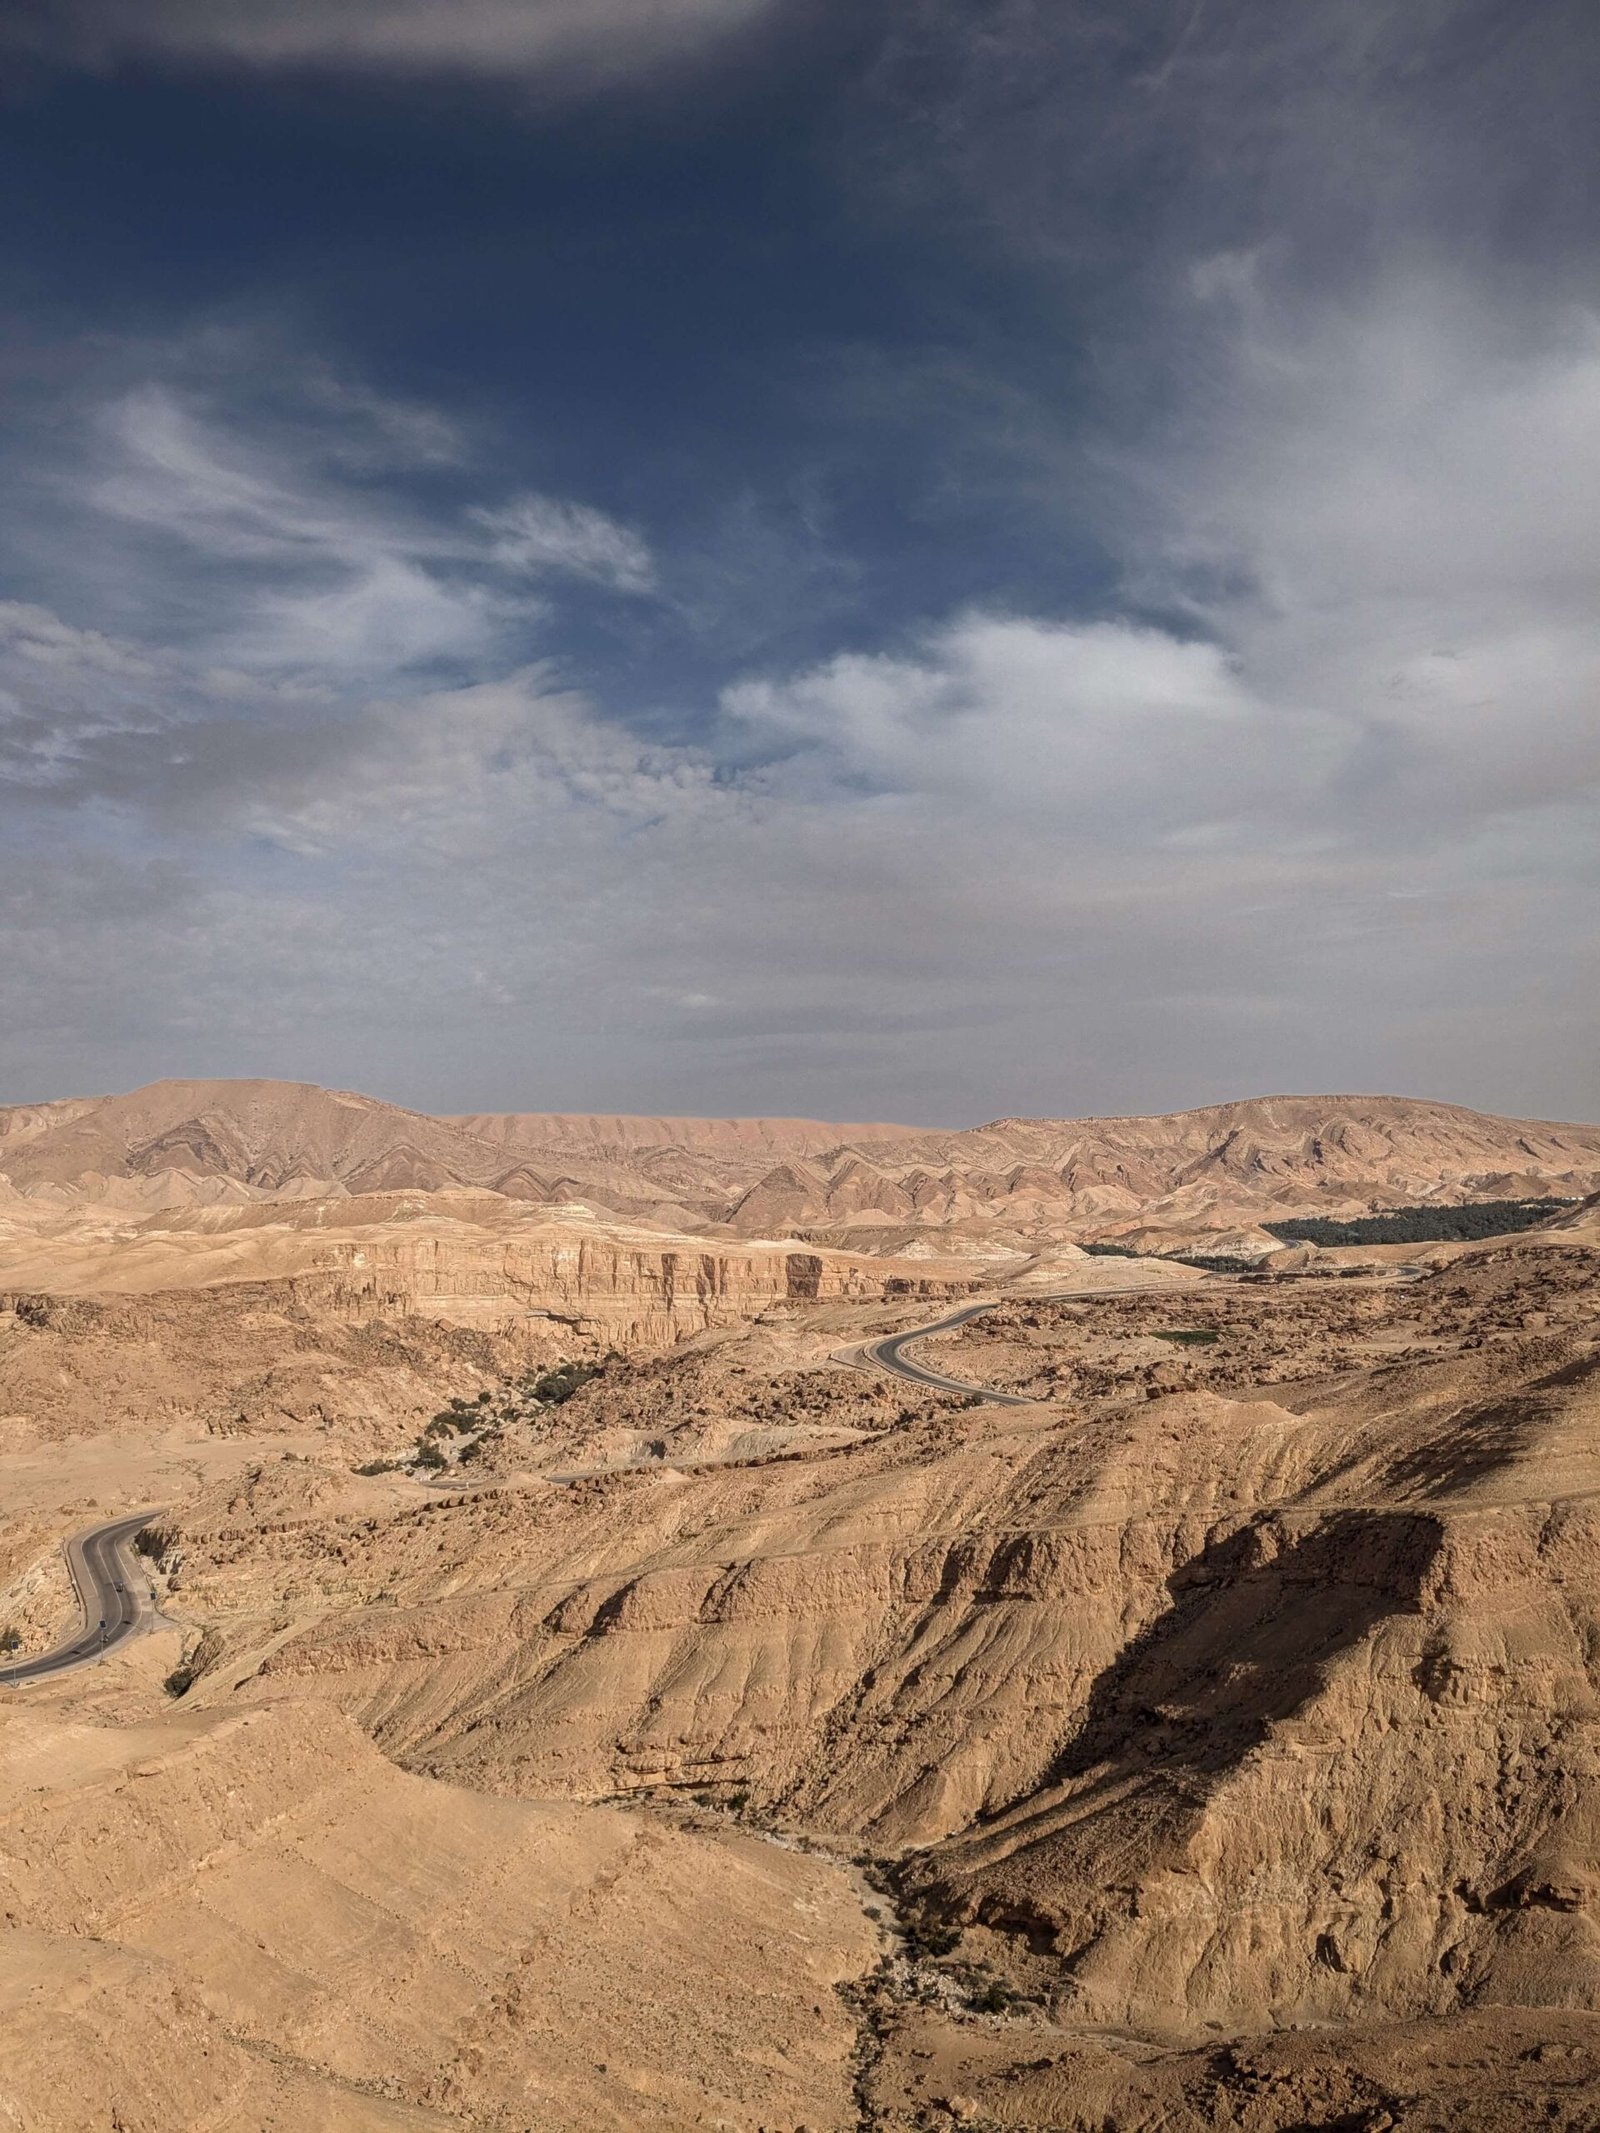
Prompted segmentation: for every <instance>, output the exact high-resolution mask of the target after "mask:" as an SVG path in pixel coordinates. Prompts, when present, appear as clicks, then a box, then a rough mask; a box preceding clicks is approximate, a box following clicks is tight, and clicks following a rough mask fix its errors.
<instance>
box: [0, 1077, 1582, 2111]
mask: <svg viewBox="0 0 1600 2133" xmlns="http://www.w3.org/2000/svg"><path fill="white" fill-rule="evenodd" d="M0 1175H3V1179H4V1182H3V1184H0V1291H3V1294H0V1630H5V1631H7V1632H9V1636H10V1639H11V1641H12V1642H13V1643H14V1645H15V1648H16V1649H17V1650H18V1651H21V1652H39V1651H42V1650H44V1649H46V1648H47V1647H48V1646H49V1645H50V1644H51V1643H52V1642H53V1641H54V1639H55V1638H56V1637H57V1636H58V1635H59V1634H60V1633H61V1631H62V1630H63V1628H64V1626H65V1625H66V1623H67V1621H68V1620H69V1619H70V1617H71V1613H72V1605H73V1603H72V1595H71V1592H70V1589H69V1587H68V1585H67V1582H66V1577H65V1570H64V1566H63V1564H62V1561H61V1558H60V1555H59V1546H60V1542H61V1540H62V1539H63V1538H64V1537H65V1536H66V1535H67V1534H68V1533H70V1532H73V1531H76V1530H79V1529H81V1528H82V1527H84V1526H87V1525H89V1524H92V1523H94V1522H95V1521H96V1520H99V1519H109V1518H111V1517H112V1516H114V1515H117V1514H119V1513H122V1512H127V1511H131V1510H136V1509H141V1508H144V1507H148V1509H149V1518H148V1523H147V1525H146V1527H145V1529H144V1532H143V1534H142V1535H141V1538H140V1543H139V1545H140V1550H141V1553H140V1557H139V1564H140V1568H139V1572H138V1575H139V1577H140V1578H141V1579H143V1580H145V1581H147V1583H148V1587H149V1590H150V1592H151V1594H152V1596H153V1600H154V1603H155V1610H156V1619H155V1625H154V1627H152V1628H151V1629H149V1630H148V1631H147V1632H146V1633H144V1634H141V1635H139V1636H137V1637H135V1638H132V1639H130V1640H128V1641H127V1642H126V1643H124V1644H121V1645H119V1646H118V1647H117V1648H116V1649H115V1650H114V1651H113V1652H111V1653H109V1654H108V1655H107V1656H106V1657H105V1659H104V1660H103V1661H101V1662H99V1663H97V1664H95V1665H92V1666H87V1667H83V1668H80V1669H78V1670H76V1671H74V1672H71V1673H69V1674H65V1675H62V1676H60V1677H57V1678H55V1679H53V1680H50V1681H42V1682H38V1683H33V1684H29V1685H27V1686H26V1687H19V1688H16V1689H13V1690H8V1691H0V2038H3V2040H4V2049H3V2052H0V2104H3V2106H4V2109H5V2111H6V2113H8V2114H9V2120H10V2122H12V2123H14V2124H16V2125H18V2126H21V2127H26V2128H29V2129H31V2133H46V2129H50V2133H54V2129H68V2128H80V2127H85V2128H86V2127H105V2128H111V2127H117V2128H120V2129H121V2133H147V2129H148V2133H155V2129H156V2128H158V2127H160V2128H163V2129H170V2128H173V2127H183V2128H192V2129H193V2133H200V2129H201V2128H205V2129H207V2133H218V2129H223V2133H247V2129H253V2128H259V2127H266V2126H279V2127H284V2128H288V2127H297V2128H298V2127H314V2128H327V2129H329V2133H334V2129H337V2133H345V2129H351V2133H356V2129H360V2133H365V2129H368V2128H383V2129H386V2133H387V2129H404V2128H413V2127H414V2128H418V2129H424V2128H426V2129H431V2133H440V2129H444V2128H448V2127H471V2128H492V2129H496V2133H513V2129H517V2133H523V2129H532V2128H534V2127H537V2128H539V2129H540V2133H548V2129H555V2128H563V2129H572V2133H581V2129H585V2128H591V2127H593V2128H608V2127H615V2128H618V2129H621V2128H633V2127H651V2128H662V2129H666V2128H672V2129H676V2128H680V2127H682V2128H690V2127H699V2126H706V2127H709V2126H714V2125H718V2126H722V2127H726V2128H738V2129H740V2133H762V2129H766V2133H771V2129H774V2128H781V2129H783V2133H790V2129H793V2128H799V2127H806V2128H809V2129H810V2133H822V2129H824V2128H826V2129H829V2133H833V2129H839V2133H930V2129H937V2128H940V2127H944V2126H958V2125H967V2126H975V2127H979V2128H983V2127H991V2128H992V2127H1008V2128H1027V2127H1031V2128H1040V2129H1044V2128H1048V2129H1054V2133H1108V2129H1115V2133H1157V2129H1158V2128H1160V2129H1163V2133H1201V2129H1213V2128H1223V2127H1227V2128H1235V2129H1239V2133H1301V2129H1304V2128H1307V2127H1327V2128H1345V2129H1351V2128H1360V2129H1365V2133H1380V2129H1382V2128H1386V2127H1405V2128H1408V2129H1411V2133H1419V2129H1439V2133H1443V2129H1444V2128H1447V2127H1448V2128H1467V2129H1469V2133H1511V2129H1513V2128H1520V2127H1523V2126H1525V2125H1528V2124H1531V2123H1539V2124H1543V2125H1553V2126H1557V2127H1567V2128H1572V2129H1577V2128H1579V2127H1588V2126H1592V2125H1594V2124H1595V2123H1597V2122H1600V1821H1597V1802H1600V1789H1597V1785H1600V1656H1597V1655H1600V1530H1597V1526H1596V1517H1597V1506H1600V1468H1597V1460H1600V1452H1597V1449H1596V1447H1597V1445H1600V1430H1597V1424H1600V1198H1597V1197H1596V1195H1597V1194H1600V1129H1596V1128H1594V1127H1587V1126H1575V1125H1559V1124H1541V1123H1538V1122H1534V1123H1529V1122H1526V1121H1516V1120H1496V1119H1490V1118H1487V1117H1483V1116H1481V1115H1479V1114H1474V1113H1469V1112H1463V1111H1460V1110H1458V1109H1455V1108H1453V1107H1450V1106H1446V1105H1436V1104H1426V1103H1420V1102H1405V1101H1402V1100H1399V1099H1383V1098H1362V1099H1345V1098H1331V1097H1330V1098H1298V1097H1297V1098H1274V1099H1262V1100H1258V1101H1253V1102H1249V1103H1241V1104H1235V1105H1225V1106H1217V1107H1213V1108H1211V1109H1209V1110H1205V1111H1200V1112H1190V1113H1184V1114H1179V1115H1177V1116H1175V1117H1171V1118H1163V1119H1154V1120H1143V1121H1141V1120H1098V1121H1017V1120H1010V1121H1003V1122H1000V1123H998V1124H996V1125H993V1126H988V1127H981V1128H974V1129H969V1130H968V1131H966V1132H965V1133H954V1132H953V1133H935V1132H931V1131H928V1130H925V1129H915V1128H901V1127H890V1126H850V1127H842V1126H828V1125H826V1124H819V1123H814V1122H807V1121H796V1120H778V1121H772V1120H767V1121H732V1122H721V1121H692V1122H686V1121H680V1120H670V1119H667V1120H663V1119H639V1120H630V1119H619V1118H599V1117H584V1118H556V1117H552V1116H546V1115H534V1114H527V1115H522V1114H518V1115H514V1116H493V1117H491V1116H488V1115H475V1116H471V1117H465V1116H464V1117H457V1118H451V1119H434V1120H429V1119H426V1118H424V1117H422V1116H421V1115H420V1114H412V1113H405V1112H402V1111H398V1110H395V1109H393V1107H389V1106H385V1105H380V1104H377V1103H374V1102H372V1101H370V1100H368V1099H363V1098H356V1097H351V1096H342V1095H333V1094H330V1093H328V1092H325V1091H319V1090H309V1091H308V1090H306V1089H303V1088H300V1087H298V1086H297V1085H289V1084H271V1083H245V1084H226V1083H164V1084H158V1085H156V1087H155V1088H154V1089H152V1090H147V1091H142V1092H138V1093H137V1094H136V1095H135V1096H133V1097H128V1098H107V1099H85V1100H73V1101H69V1102H65V1103H60V1104H44V1105H34V1106H27V1107H17V1108H15V1109H13V1110H12V1111H11V1112H7V1113H0ZM1511 1199H1516V1200H1526V1201H1529V1202H1533V1203H1537V1204H1535V1205H1534V1206H1533V1207H1531V1208H1530V1210H1529V1212H1528V1215H1527V1220H1526V1222H1525V1224H1524V1226H1523V1227H1521V1228H1519V1229H1516V1230H1513V1231H1510V1232H1508V1233H1507V1234H1504V1235H1497V1236H1493V1237H1486V1238H1480V1239H1475V1240H1466V1241H1462V1240H1459V1239H1454V1240H1452V1239H1448V1238H1441V1239H1438V1240H1435V1241H1431V1242H1430V1241H1426V1240H1423V1241H1417V1242H1412V1243H1407V1244H1403V1245H1400V1244H1377V1245H1361V1246H1348V1247H1326V1248H1324V1247H1318V1246H1312V1245H1298V1246H1293V1247H1288V1246H1285V1245H1284V1244H1283V1243H1282V1242H1281V1240H1279V1239H1278V1238H1276V1237H1275V1236H1274V1235H1273V1234H1272V1233H1271V1232H1270V1231H1269V1230H1267V1229H1265V1228H1264V1226H1263V1225H1264V1224H1265V1223H1267V1222H1273V1221H1277V1220H1279V1219H1280V1218H1281V1217H1284V1216H1304V1215H1319V1214H1336V1215H1339V1216H1355V1217H1359V1216H1363V1215H1370V1214H1371V1213H1372V1212H1373V1211H1375V1210H1377V1209H1380V1208H1386V1207H1391V1206H1396V1205H1406V1206H1411V1207H1422V1208H1426V1207H1429V1206H1435V1207H1439V1208H1448V1207H1451V1206H1454V1205H1456V1204H1458V1203H1462V1202H1471V1201H1473V1200H1478V1201H1490V1200H1496V1201H1498V1200H1511ZM1107 1245H1114V1246H1116V1247H1117V1249H1116V1250H1114V1251H1110V1252H1108V1251H1106V1250H1105V1249H1104V1247H1105V1246H1107ZM1092 1247H1100V1249H1091V1248H1092ZM1185 1255H1195V1256H1199V1257H1200V1258H1203V1259H1205V1260H1207V1261H1208V1262H1210V1261H1213V1260H1219V1261H1220V1262H1221V1264H1222V1265H1223V1267H1225V1268H1227V1269H1230V1270H1229V1271H1220V1272H1219V1271H1215V1270H1213V1268H1212V1267H1211V1266H1210V1265H1209V1264H1208V1265H1196V1264H1193V1263H1190V1259H1189V1257H1186V1256H1185ZM969 1305H973V1306H982V1307H983V1308H982V1309H981V1310H979V1311H977V1312H976V1314H975V1315H973V1316H970V1317H967V1318H965V1319H964V1321H963V1322H962V1323H960V1324H959V1325H955V1326H952V1327H951V1329H950V1330H948V1331H944V1332H940V1333H937V1334H934V1335H933V1336H931V1337H929V1338H927V1339H926V1340H924V1341H921V1342H920V1343H919V1344H918V1345H917V1347H916V1348H915V1349H914V1350H912V1351H911V1353H912V1354H914V1355H915V1356H916V1357H917V1358H918V1359H919V1360H920V1361H922V1362H924V1363H926V1364H927V1365H928V1366H929V1367H930V1368H932V1369H933V1370H935V1371H937V1372H938V1373H939V1374H941V1375H942V1376H944V1377H946V1378H947V1379H949V1380H950V1381H951V1382H953V1383H955V1384H957V1385H962V1386H970V1387H974V1388H979V1389H980V1390H975V1391H971V1392H961V1391H947V1390H942V1389H939V1388H938V1387H935V1386H929V1385H924V1384H919V1383H913V1382H908V1381H907V1380H906V1379H904V1378H902V1377H898V1376H895V1375H893V1374H891V1373H890V1372H888V1371H886V1370H884V1369H881V1368H878V1367H874V1366H872V1364H871V1362H870V1358H867V1357H866V1356H865V1350H866V1349H867V1348H869V1347H870V1346H872V1345H873V1344H875V1343H876V1342H877V1341H878V1340H880V1339H881V1337H882V1336H883V1335H885V1334H888V1333H894V1332H899V1331H910V1330H914V1329H916V1328H918V1327H921V1326H923V1325H926V1324H930V1323H932V1322H934V1321H936V1320H939V1319H941V1318H945V1317H948V1316H949V1315H950V1314H951V1313H952V1311H955V1310H962V1309H965V1308H966V1307H967V1306H969ZM981 1389H992V1390H994V1391H997V1392H1003V1393H1007V1394H1010V1395H1013V1396H1014V1397H1015V1399H1016V1402H1017V1404H1012V1405H1002V1404H997V1403H994V1402H990V1401H987V1400H986V1399H984V1398H983V1397H982V1390H981Z"/></svg>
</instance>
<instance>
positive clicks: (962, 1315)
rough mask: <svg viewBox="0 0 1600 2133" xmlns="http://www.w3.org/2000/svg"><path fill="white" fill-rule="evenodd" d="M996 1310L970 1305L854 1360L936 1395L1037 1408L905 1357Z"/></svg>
mask: <svg viewBox="0 0 1600 2133" xmlns="http://www.w3.org/2000/svg"><path fill="white" fill-rule="evenodd" d="M1044 1300H1045V1299H1043V1298H1041V1299H1040V1301H1044ZM993 1309H994V1305H993V1304H992V1303H981V1304H968V1305H967V1307H966V1309H965V1310H964V1311H952V1312H951V1314H950V1316H949V1317H948V1318H941V1319H938V1320H936V1321H935V1322H934V1324H933V1325H931V1326H913V1327H912V1328H911V1331H910V1332H909V1333H891V1334H890V1335H889V1337H888V1339H887V1340H881V1341H868V1342H866V1343H865V1344H864V1345H863V1346H862V1347H860V1348H858V1349H857V1350H856V1353H855V1356H854V1358H853V1360H854V1361H855V1362H856V1364H857V1366H858V1367H859V1368H861V1369H863V1370H872V1369H878V1370H892V1371H893V1372H894V1374H895V1376H896V1377H897V1378H909V1379H910V1380H911V1382H912V1384H913V1385H931V1386H932V1387H933V1389H934V1391H935V1392H959V1393H962V1394H964V1395H965V1396H966V1398H968V1399H969V1400H992V1401H993V1402H994V1404H995V1405H996V1406H997V1407H1037V1406H1038V1404H1039V1403H1038V1401H1037V1400H1030V1399H1029V1398H1028V1396H1027V1394H1026V1393H1022V1392H996V1391H995V1390H994V1388H993V1387H992V1386H989V1385H969V1384H967V1383H966V1381H965V1380H964V1379H962V1378H947V1377H946V1376H945V1374H944V1372H943V1371H942V1370H930V1369H929V1368H928V1367H927V1365H926V1364H925V1363H913V1362H912V1361H911V1360H910V1358H909V1357H908V1356H907V1355H906V1353H905V1350H906V1349H907V1348H909V1347H910V1346H911V1344H912V1342H913V1341H925V1340H927V1339H928V1338H929V1337H930V1336H931V1335H933V1334H935V1333H950V1332H952V1331H953V1330H954V1329H955V1328H956V1327H957V1326H964V1325H965V1324H966V1323H967V1320H968V1319H969V1318H979V1317H981V1316H982V1315H983V1313H984V1312H985V1311H992V1310H993Z"/></svg>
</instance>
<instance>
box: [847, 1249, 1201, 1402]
mask: <svg viewBox="0 0 1600 2133" xmlns="http://www.w3.org/2000/svg"><path fill="white" fill-rule="evenodd" d="M1233 1278H1234V1277H1233V1276H1231V1275H1228V1274H1207V1275H1205V1276H1203V1277H1202V1279H1201V1280H1199V1281H1182V1282H1178V1281H1156V1282H1142V1283H1139V1284H1137V1285H1130V1286H1129V1287H1128V1288H1125V1289H1118V1288H1095V1289H1049V1290H1042V1289H1036V1290H1027V1289H1019V1290H1018V1291H1017V1292H1016V1293H1015V1294H1014V1295H1011V1296H992V1297H990V1298H989V1300H988V1302H987V1303H977V1304H968V1305H967V1306H966V1308H965V1309H964V1310H960V1311H952V1312H951V1313H950V1315H949V1317H948V1318H939V1319H935V1320H934V1322H933V1324H932V1325H931V1326H913V1327H912V1328H911V1329H910V1331H909V1332H907V1333H891V1334H890V1335H889V1337H888V1338H887V1340H881V1341H866V1342H863V1344H862V1345H861V1346H860V1347H859V1348H855V1349H851V1350H849V1351H848V1352H845V1351H841V1353H840V1358H839V1359H840V1360H841V1361H845V1362H850V1363H853V1364H854V1365H855V1367H856V1368H857V1369H858V1370H892V1371H893V1372H894V1374H895V1376H896V1377H897V1378H909V1379H910V1381H911V1383H912V1384H913V1385H928V1386H931V1387H932V1388H933V1390H934V1391H935V1392H959V1393H961V1394H962V1395H963V1396H964V1397H965V1398H967V1399H969V1400H992V1401H993V1402H994V1404H995V1405H996V1406H997V1407H1041V1406H1044V1405H1046V1404H1047V1403H1046V1402H1044V1401H1041V1400H1035V1399H1032V1398H1030V1396H1029V1395H1028V1394H1027V1393H1025V1392H997V1391H996V1390H995V1389H994V1387H993V1386H990V1385H969V1384H968V1383H967V1382H966V1380H965V1379H964V1378H950V1377H946V1376H945V1374H944V1372H943V1371H941V1370H929V1369H927V1368H926V1367H925V1366H924V1365H923V1364H921V1363H913V1362H911V1361H910V1360H909V1359H908V1358H907V1356H906V1354H905V1350H906V1349H907V1348H909V1347H910V1346H911V1345H912V1343H913V1342H915V1341H925V1340H927V1339H928V1337H929V1336H930V1335H931V1334H934V1333H949V1332H950V1331H951V1330H952V1329H953V1328H954V1327H956V1326H964V1325H965V1324H966V1323H967V1320H968V1319H969V1318H978V1317H981V1316H982V1314H983V1313H984V1312H985V1311H992V1310H993V1309H994V1308H995V1305H996V1304H1000V1303H1094V1302H1097V1301H1101V1300H1104V1299H1106V1298H1109V1297H1115V1296H1192V1295H1194V1293H1195V1291H1196V1290H1197V1289H1204V1288H1208V1287H1212V1286H1215V1285H1217V1284H1219V1283H1222V1282H1225V1281H1226V1282H1229V1283H1230V1284H1231V1282H1232V1280H1233Z"/></svg>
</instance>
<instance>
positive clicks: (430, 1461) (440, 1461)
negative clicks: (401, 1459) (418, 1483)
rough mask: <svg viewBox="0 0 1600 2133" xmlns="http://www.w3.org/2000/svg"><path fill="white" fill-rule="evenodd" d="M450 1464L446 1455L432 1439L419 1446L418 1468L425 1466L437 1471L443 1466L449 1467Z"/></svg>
mask: <svg viewBox="0 0 1600 2133" xmlns="http://www.w3.org/2000/svg"><path fill="white" fill-rule="evenodd" d="M449 1464H450V1462H449V1460H448V1459H447V1458H446V1457H445V1455H444V1453H443V1452H442V1451H440V1449H439V1447H438V1445H437V1444H435V1443H434V1442H433V1441H432V1439H431V1438H430V1439H425V1440H424V1442H423V1443H421V1444H419V1445H418V1446H417V1465H418V1466H425V1467H431V1468H434V1469H437V1468H439V1467H441V1466H448V1465H449Z"/></svg>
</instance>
